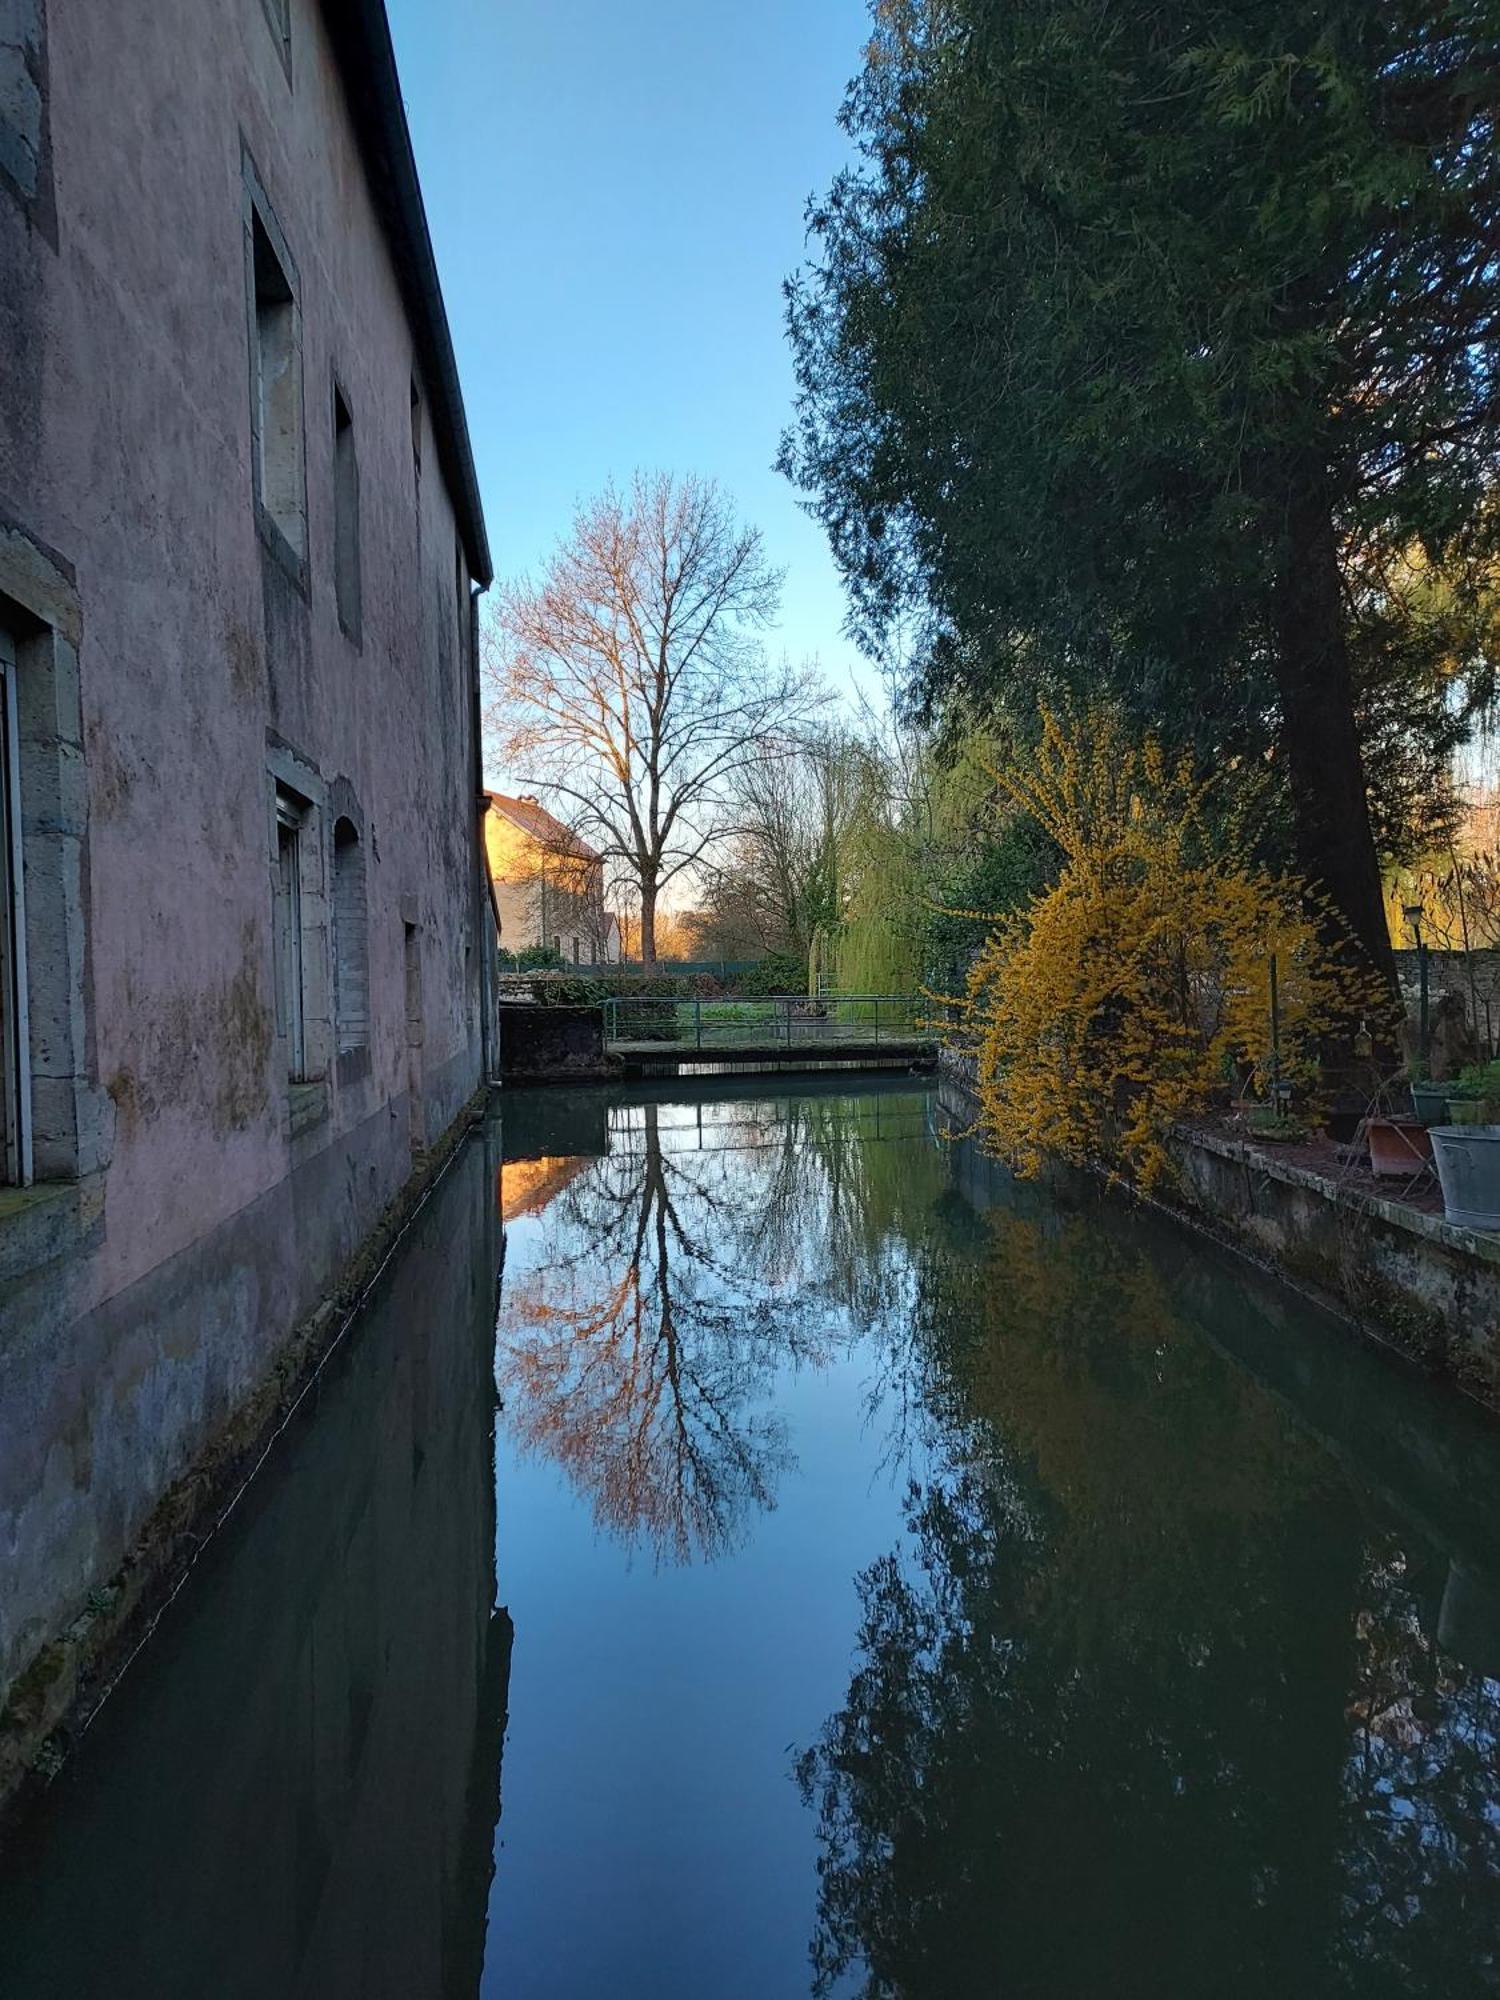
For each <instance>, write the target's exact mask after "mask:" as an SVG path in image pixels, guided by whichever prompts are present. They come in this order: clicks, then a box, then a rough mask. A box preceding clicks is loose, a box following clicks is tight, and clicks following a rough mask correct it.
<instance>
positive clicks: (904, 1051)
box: [604, 993, 937, 1074]
mask: <svg viewBox="0 0 1500 2000" xmlns="http://www.w3.org/2000/svg"><path fill="white" fill-rule="evenodd" d="M930 1013H931V1004H930V1002H927V1001H924V1000H922V999H921V998H920V997H919V996H917V995H915V994H903V993H839V994H825V995H821V996H819V997H818V998H817V999H810V998H808V997H807V996H806V995H798V994H790V993H783V994H776V995H772V996H771V997H769V998H766V999H759V1000H702V999H691V1000H672V999H646V998H638V997H636V996H635V995H627V996H624V997H620V998H615V999H610V1000H606V1001H605V1003H604V1043H605V1048H606V1049H607V1050H608V1052H609V1054H610V1055H611V1056H617V1057H619V1058H620V1060H621V1061H622V1062H623V1063H624V1065H625V1068H626V1070H627V1071H630V1072H634V1073H637V1074H646V1073H649V1074H659V1073H660V1072H662V1071H670V1070H684V1069H733V1068H738V1067H740V1066H741V1065H745V1066H747V1067H754V1068H757V1069H759V1068H762V1067H769V1068H775V1069H801V1070H812V1069H822V1068H824V1067H826V1066H830V1065H835V1064H836V1065H837V1066H838V1067H839V1068H850V1069H852V1068H857V1067H860V1068H863V1067H868V1068H877V1069H886V1068H921V1069H928V1068H931V1067H932V1066H933V1065H934V1064H935V1063H936V1061H937V1033H936V1029H935V1027H934V1025H933V1023H932V1021H931V1020H930V1019H929V1016H930Z"/></svg>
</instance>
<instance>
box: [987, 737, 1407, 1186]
mask: <svg viewBox="0 0 1500 2000" xmlns="http://www.w3.org/2000/svg"><path fill="white" fill-rule="evenodd" d="M1042 721H1043V736H1042V744H1041V749H1040V752H1039V754H1038V756H1037V758H1036V761H1035V763H1034V764H1033V765H1032V766H1031V767H1030V768H1028V769H1025V770H1015V771H1009V772H997V773H996V774H995V775H996V781H997V783H998V784H999V785H1000V786H1001V788H1002V790H1004V791H1005V792H1007V793H1008V794H1009V795H1010V796H1011V798H1012V799H1013V800H1014V801H1015V803H1016V804H1017V805H1018V806H1020V807H1022V808H1024V809H1025V810H1026V811H1027V812H1029V813H1031V814H1032V815H1034V816H1035V818H1036V819H1037V820H1039V821H1040V823H1041V824H1042V825H1043V826H1044V827H1045V828H1046V830H1047V831H1048V833H1049V834H1050V835H1051V836H1052V839H1053V840H1054V841H1055V842H1056V844H1057V846H1058V848H1059V850H1060V852H1061V854H1062V857H1063V867H1062V872H1061V874H1060V876H1059V879H1058V880H1057V882H1056V883H1055V885H1054V886H1053V887H1052V888H1051V889H1049V890H1048V891H1047V892H1046V893H1045V894H1044V895H1041V896H1039V897H1037V898H1035V899H1034V900H1033V901H1032V903H1031V904H1030V905H1029V906H1028V907H1027V908H1026V909H1024V910H1022V911H1020V912H1019V913H1017V914H1016V915H1015V916H1013V917H1008V918H1004V919H1000V920H998V921H997V923H996V927H995V929H994V930H993V932H992V933H991V935H990V937H989V939H988V941H987V942H986V944H985V945H984V946H983V947H982V949H981V951H980V953H979V955H978V957H977V959H976V960H975V963H974V965H973V967H972V969H971V972H970V976H969V984H968V994H967V998H966V1000H965V1001H964V1003H963V1008H962V1015H961V1018H962V1023H963V1029H962V1032H963V1036H964V1040H965V1041H966V1042H967V1043H968V1044H969V1046H970V1047H971V1048H972V1049H973V1050H974V1052H975V1054H976V1056H977V1060H978V1087H979V1097H980V1103H981V1107H982V1108H981V1114H980V1126H981V1129H982V1130H983V1131H984V1133H985V1134H986V1136H987V1137H988V1139H989V1140H990V1141H991V1143H992V1144H993V1145H994V1146H995V1148H996V1150H997V1151H999V1152H1000V1153H1001V1154H1002V1155H1003V1156H1004V1157H1006V1158H1007V1159H1009V1160H1010V1161H1011V1162H1012V1163H1013V1164H1014V1165H1015V1167H1016V1168H1018V1169H1019V1171H1021V1172H1022V1173H1034V1172H1036V1171H1037V1170H1038V1168H1039V1167H1040V1166H1041V1164H1042V1162H1043V1160H1044V1159H1046V1158H1047V1157H1049V1156H1052V1157H1059V1158H1062V1159H1065V1160H1072V1161H1077V1162H1099V1161H1101V1160H1102V1161H1106V1162H1108V1163H1110V1164H1112V1165H1113V1166H1115V1167H1117V1168H1119V1169H1121V1170H1124V1171H1127V1172H1129V1173H1131V1174H1132V1175H1134V1176H1135V1177H1136V1178H1137V1179H1139V1180H1140V1181H1141V1182H1142V1183H1143V1184H1145V1185H1149V1184H1150V1183H1151V1182H1152V1181H1154V1180H1155V1179H1157V1178H1158V1177H1159V1176H1160V1175H1161V1173H1162V1172H1163V1170H1164V1169H1165V1167H1166V1164H1167V1155H1166V1151H1165V1146H1164V1141H1165V1138H1166V1134H1167V1132H1168V1129H1169V1128H1170V1126H1171V1125H1172V1123H1173V1122H1174V1120H1176V1119H1178V1118H1180V1117H1182V1116H1183V1115H1184V1114H1185V1113H1188V1112H1190V1111H1193V1110H1195V1109H1198V1108H1200V1107H1202V1106H1204V1105H1205V1104H1206V1103H1207V1102H1208V1100H1209V1097H1210V1094H1211V1093H1212V1091H1213V1090H1214V1088H1215V1086H1222V1085H1223V1083H1224V1082H1225V1080H1226V1078H1228V1077H1231V1076H1233V1075H1234V1074H1235V1073H1236V1072H1235V1065H1237V1064H1244V1063H1251V1064H1254V1065H1255V1068H1256V1074H1257V1079H1258V1081H1259V1082H1260V1083H1261V1085H1262V1087H1266V1086H1268V1085H1269V1081H1270V1054H1271V1030H1270V961H1271V958H1272V955H1273V954H1274V955H1275V958H1276V961H1277V972H1278V998H1279V1015H1280V1069H1281V1074H1282V1075H1283V1076H1286V1077H1289V1078H1290V1079H1292V1081H1293V1082H1294V1083H1295V1084H1296V1085H1298V1087H1299V1094H1300V1093H1305V1092H1307V1091H1308V1090H1309V1089H1310V1088H1311V1087H1312V1086H1313V1084H1314V1083H1315V1078H1316V1069H1317V1046H1318V1042H1319V1039H1320V1037H1322V1036H1324V1035H1326V1033H1327V1032H1328V1030H1329V1029H1330V1028H1331V1027H1332V1026H1333V1025H1334V1024H1335V1023H1336V1022H1344V1021H1348V1020H1349V1019H1351V1018H1355V1019H1357V1018H1359V1017H1360V1016H1361V1015H1365V1014H1371V1013H1372V1012H1373V1011H1374V1010H1377V1009H1378V1008H1379V1007H1380V1005H1381V992H1380V987H1379V984H1378V982H1377V981H1376V979H1375V977H1374V975H1373V974H1372V973H1366V972H1363V971H1362V970H1361V969H1360V967H1359V965H1358V962H1357V960H1356V958H1355V956H1354V955H1353V953H1352V952H1348V951H1342V950H1330V948H1329V945H1328V937H1329V932H1330V926H1329V920H1328V915H1327V912H1326V910H1321V911H1320V910H1319V909H1318V908H1317V906H1316V904H1315V901H1314V899H1313V898H1312V896H1311V895H1310V894H1309V893H1308V890H1307V888H1306V885H1305V884H1302V883H1299V882H1298V881H1296V880H1295V879H1293V878H1289V877H1287V876H1283V875H1275V874H1273V873H1271V872H1269V871H1268V870H1266V869H1264V868H1261V867H1258V866H1256V865H1255V864H1254V863H1253V862H1251V861H1250V860H1248V859H1247V858H1245V857H1244V856H1242V855H1240V854H1237V853H1236V852H1235V851H1234V847H1235V843H1234V841H1233V839H1232V838H1231V839H1229V840H1228V841H1227V842H1226V840H1225V838H1224V837H1223V836H1222V835H1221V836H1220V838H1219V839H1218V840H1217V841H1213V840H1211V839H1210V838H1209V837H1208V831H1207V829H1206V826H1205V822H1204V805H1205V800H1206V797H1207V795H1208V791H1209V786H1208V785H1206V784H1204V783H1203V782H1202V781H1200V780H1198V779H1196V778H1195V777H1194V775H1193V772H1192V769H1191V765H1190V761H1189V760H1188V759H1186V758H1184V759H1183V760H1181V761H1180V762H1177V763H1171V762H1169V761H1168V760H1167V759H1166V758H1165V757H1164V756H1163V753H1162V751H1161V749H1160V746H1159V745H1158V744H1157V743H1156V742H1154V741H1153V740H1150V739H1148V740H1147V741H1146V742H1145V743H1143V744H1137V743H1134V742H1132V741H1131V740H1130V738H1129V737H1128V736H1127V735H1126V734H1125V732H1124V731H1123V730H1122V728H1121V726H1120V724H1119V723H1118V722H1117V721H1116V720H1115V719H1114V718H1113V717H1112V716H1110V715H1108V714H1095V715H1093V716H1091V717H1089V718H1088V719H1087V720H1086V721H1085V722H1084V723H1082V724H1081V725H1079V724H1076V723H1070V722H1064V721H1062V720H1060V719H1059V718H1058V717H1057V716H1056V715H1053V714H1051V713H1049V712H1047V711H1045V710H1044V711H1043V717H1042ZM1226 846H1227V848H1228V852H1226V851H1225V849H1226Z"/></svg>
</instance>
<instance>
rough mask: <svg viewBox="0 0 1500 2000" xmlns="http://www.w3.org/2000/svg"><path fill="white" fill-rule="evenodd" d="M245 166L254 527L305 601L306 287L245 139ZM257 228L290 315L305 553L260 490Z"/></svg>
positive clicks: (297, 491) (297, 499)
mask: <svg viewBox="0 0 1500 2000" xmlns="http://www.w3.org/2000/svg"><path fill="white" fill-rule="evenodd" d="M240 166H241V187H242V200H241V220H242V233H243V238H244V258H245V332H246V350H247V351H246V361H247V364H248V376H249V392H250V480H251V492H252V495H253V501H254V507H255V525H256V528H257V530H258V532H259V535H260V539H261V542H262V544H263V546H264V547H265V548H266V549H268V550H269V551H270V553H271V554H272V555H273V556H274V557H275V559H276V561H277V562H278V563H279V564H280V565H281V567H282V568H283V569H284V570H285V571H286V573H287V575H288V576H290V578H291V579H292V582H293V583H294V584H295V585H296V586H297V589H298V590H299V591H300V592H301V594H302V596H303V597H304V598H305V597H306V596H307V595H308V576H309V562H308V547H309V523H308V518H307V398H306V395H305V380H306V369H305V367H304V364H303V351H302V347H303V342H302V282H301V279H300V277H299V275H298V272H297V261H296V259H295V258H294V257H293V255H292V252H291V246H290V245H289V244H288V242H287V240H286V236H285V235H284V233H283V231H282V228H281V225H280V223H279V222H278V221H277V219H276V211H275V209H274V208H273V207H272V206H271V200H270V197H269V195H267V193H266V190H265V186H264V183H263V182H262V180H261V177H260V174H259V173H258V172H257V170H256V166H255V161H254V159H253V158H252V156H251V153H250V148H249V146H248V145H247V144H246V143H245V141H244V140H243V138H242V139H241V142H240ZM257 228H258V229H259V230H260V233H261V234H262V236H264V238H265V240H266V244H267V246H268V248H269V250H270V252H271V255H272V256H273V258H274V259H275V262H276V264H277V265H278V266H279V267H280V275H281V279H282V282H283V283H284V284H285V286H286V288H287V292H288V295H289V304H290V309H291V321H290V328H291V332H290V340H291V349H292V356H293V366H294V368H295V370H296V379H295V385H294V386H295V394H296V400H297V468H296V476H295V480H294V486H295V503H296V509H297V516H298V519H299V520H300V522H301V526H302V547H301V548H300V549H299V548H298V547H297V546H296V545H295V544H294V543H293V542H292V541H291V540H290V539H289V538H288V536H287V534H286V532H285V530H284V529H283V528H282V525H281V523H280V522H279V521H278V520H277V518H276V516H275V514H274V513H273V512H272V510H271V508H270V507H269V506H268V505H267V502H266V498H265V494H264V492H263V490H262V480H263V470H262V458H263V452H262V446H261V370H260V325H259V319H258V299H259V281H258V279H257V276H256V254H255V237H256V230H257Z"/></svg>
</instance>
